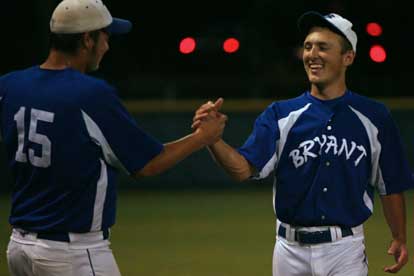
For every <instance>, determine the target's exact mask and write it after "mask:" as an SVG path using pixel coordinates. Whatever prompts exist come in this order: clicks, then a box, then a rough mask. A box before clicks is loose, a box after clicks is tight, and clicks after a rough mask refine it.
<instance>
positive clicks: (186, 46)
mask: <svg viewBox="0 0 414 276" xmlns="http://www.w3.org/2000/svg"><path fill="white" fill-rule="evenodd" d="M195 48H196V41H195V39H194V38H192V37H186V38H184V39H182V40H181V42H180V53H182V54H190V53H192V52H194V50H195Z"/></svg>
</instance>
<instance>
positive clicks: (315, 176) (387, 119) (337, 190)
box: [238, 91, 412, 227]
mask: <svg viewBox="0 0 414 276" xmlns="http://www.w3.org/2000/svg"><path fill="white" fill-rule="evenodd" d="M238 151H239V153H240V154H242V155H243V156H244V157H245V158H246V159H247V160H248V161H249V162H250V164H251V165H252V166H254V167H255V168H256V169H257V175H254V176H253V178H256V179H260V178H264V177H267V176H268V175H269V174H271V173H273V175H274V202H273V203H274V209H275V213H276V215H277V217H278V219H279V220H281V221H282V222H285V223H289V224H292V225H300V226H322V225H339V226H345V227H354V226H357V225H360V224H362V223H363V222H364V221H365V220H366V219H367V218H368V217H369V216H370V215H371V214H372V212H373V205H374V204H373V202H374V190H377V191H378V192H379V194H380V195H389V194H393V193H400V192H402V191H404V190H406V189H409V188H411V187H412V179H411V172H410V169H409V166H408V162H407V160H406V157H405V154H404V151H403V146H402V142H401V138H400V136H399V131H398V129H397V127H396V125H395V123H394V122H393V119H392V117H391V115H390V113H389V111H388V110H387V109H386V107H385V106H384V105H383V104H381V103H379V102H376V101H374V100H371V99H368V98H366V97H363V96H361V95H358V94H356V93H353V92H351V91H347V92H346V93H345V94H344V95H343V96H342V97H340V98H337V99H334V100H328V101H322V100H319V99H317V98H315V97H313V96H312V95H311V94H310V93H309V92H306V93H304V94H302V95H301V96H299V97H297V98H294V99H290V100H285V101H279V102H274V103H273V104H271V105H270V106H268V107H267V109H266V110H265V111H264V112H263V113H262V114H261V115H260V116H259V117H258V118H257V119H256V122H255V125H254V130H253V132H252V133H251V135H250V136H249V137H248V139H247V141H246V142H245V143H244V145H243V146H241V147H240V148H239V149H238Z"/></svg>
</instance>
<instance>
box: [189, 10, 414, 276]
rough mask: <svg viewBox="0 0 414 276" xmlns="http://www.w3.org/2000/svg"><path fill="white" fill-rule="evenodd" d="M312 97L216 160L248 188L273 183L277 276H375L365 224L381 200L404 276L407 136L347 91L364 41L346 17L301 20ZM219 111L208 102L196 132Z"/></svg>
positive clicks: (220, 146)
mask: <svg viewBox="0 0 414 276" xmlns="http://www.w3.org/2000/svg"><path fill="white" fill-rule="evenodd" d="M298 26H299V29H300V31H301V32H302V33H303V35H304V37H305V39H304V43H303V64H304V68H305V72H306V74H307V76H308V79H309V82H310V90H309V91H306V92H304V93H303V94H302V95H300V96H298V97H297V98H294V99H289V100H284V101H278V102H274V103H272V104H271V105H270V106H268V107H267V108H266V109H265V110H264V111H263V113H262V114H260V116H258V118H257V119H256V122H255V125H254V129H253V131H252V133H251V135H250V136H249V137H248V139H247V140H246V142H245V143H244V145H243V146H241V147H240V148H238V149H237V150H236V149H234V148H232V147H231V146H230V145H228V144H226V143H225V142H224V141H223V140H219V141H218V142H217V143H215V144H213V145H211V146H209V150H210V152H211V153H212V155H213V157H214V159H215V160H216V161H217V163H218V164H219V165H221V166H222V167H223V168H224V169H225V170H226V171H227V172H228V173H229V174H230V175H231V176H232V177H234V178H235V179H236V180H239V181H242V180H246V179H248V178H254V179H261V178H264V177H267V176H268V175H270V174H271V173H273V175H274V201H273V203H274V210H275V213H276V216H277V223H276V233H277V241H276V245H275V249H274V255H273V275H274V276H299V275H300V276H305V275H306V276H345V275H352V276H366V275H367V273H368V267H367V257H366V255H365V246H364V233H363V223H364V222H365V221H366V220H367V219H368V218H369V217H370V216H371V215H372V212H373V206H374V190H377V191H378V192H379V194H380V196H381V201H382V205H383V210H384V215H385V218H386V220H387V222H388V225H389V227H390V230H391V234H392V242H391V245H390V248H389V250H388V254H391V255H394V257H395V260H396V263H395V264H393V265H391V266H387V267H385V268H384V270H385V271H386V272H391V273H395V272H397V271H399V270H400V269H401V267H402V266H403V265H404V264H405V263H406V262H407V249H406V221H405V220H406V218H405V205H404V195H403V192H404V191H405V190H406V189H409V188H411V187H412V183H411V177H410V170H409V167H408V164H407V160H406V158H405V156H404V151H403V147H402V143H401V139H400V137H399V132H398V130H397V127H396V125H395V124H394V122H393V119H392V118H391V115H390V113H389V111H388V110H387V109H386V107H385V106H384V105H383V104H381V103H378V102H376V101H374V100H371V99H368V98H366V97H364V96H361V95H359V94H357V93H355V92H353V91H351V90H349V89H348V88H347V85H346V81H345V73H346V70H347V68H348V67H349V66H351V65H352V63H353V61H354V58H355V53H356V45H357V35H356V33H355V32H354V31H353V30H352V23H351V22H350V21H348V20H347V19H345V18H343V17H341V16H340V15H338V14H328V15H325V16H323V15H321V14H320V13H317V12H313V11H310V12H307V13H305V14H303V15H302V16H301V17H300V18H299V20H298ZM217 110H218V107H217V106H216V104H215V103H212V102H208V103H206V104H204V105H203V106H201V107H200V108H199V109H198V110H197V112H196V114H195V116H194V119H193V121H194V122H193V127H194V128H197V127H198V124H199V123H200V122H201V121H202V120H203V117H204V116H207V114H210V113H215V112H216V111H217Z"/></svg>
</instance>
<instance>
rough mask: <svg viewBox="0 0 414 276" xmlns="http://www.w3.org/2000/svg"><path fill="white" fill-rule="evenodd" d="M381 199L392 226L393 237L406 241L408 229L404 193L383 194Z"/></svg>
mask: <svg viewBox="0 0 414 276" xmlns="http://www.w3.org/2000/svg"><path fill="white" fill-rule="evenodd" d="M381 201H382V208H383V212H384V216H385V219H386V221H387V223H388V225H389V227H390V230H391V233H392V237H393V239H395V240H398V241H400V242H402V243H406V240H407V232H406V231H407V230H406V211H405V199H404V194H403V193H399V194H391V195H386V196H381Z"/></svg>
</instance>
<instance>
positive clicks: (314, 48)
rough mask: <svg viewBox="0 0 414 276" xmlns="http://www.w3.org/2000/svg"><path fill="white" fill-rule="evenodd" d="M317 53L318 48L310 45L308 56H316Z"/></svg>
mask: <svg viewBox="0 0 414 276" xmlns="http://www.w3.org/2000/svg"><path fill="white" fill-rule="evenodd" d="M318 54H319V51H318V48H317V47H315V46H312V48H311V49H310V50H309V55H310V57H317V56H318Z"/></svg>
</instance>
